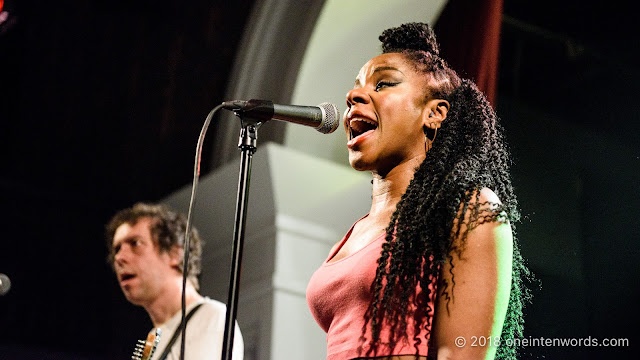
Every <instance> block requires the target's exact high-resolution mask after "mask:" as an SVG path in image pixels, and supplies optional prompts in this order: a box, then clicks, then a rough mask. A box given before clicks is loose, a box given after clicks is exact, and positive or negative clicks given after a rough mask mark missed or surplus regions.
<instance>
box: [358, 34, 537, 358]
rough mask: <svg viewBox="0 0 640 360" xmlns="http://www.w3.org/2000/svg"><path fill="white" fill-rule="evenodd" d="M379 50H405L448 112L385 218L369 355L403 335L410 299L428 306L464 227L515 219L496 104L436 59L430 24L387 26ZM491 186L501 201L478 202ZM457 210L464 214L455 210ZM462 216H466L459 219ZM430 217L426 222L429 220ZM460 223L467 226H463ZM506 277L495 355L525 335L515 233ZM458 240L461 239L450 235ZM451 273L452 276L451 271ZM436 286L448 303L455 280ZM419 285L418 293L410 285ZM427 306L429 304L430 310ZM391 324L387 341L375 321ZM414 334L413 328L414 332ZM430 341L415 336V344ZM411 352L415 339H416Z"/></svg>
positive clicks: (522, 269)
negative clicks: (445, 103) (431, 290)
mask: <svg viewBox="0 0 640 360" xmlns="http://www.w3.org/2000/svg"><path fill="white" fill-rule="evenodd" d="M379 39H380V41H381V42H382V50H383V53H390V52H393V53H401V54H404V56H405V57H406V58H407V59H409V60H410V61H411V62H412V64H414V65H415V67H416V69H417V70H419V71H420V72H421V73H423V74H424V76H426V78H427V84H429V85H428V88H427V89H425V93H426V97H427V99H432V98H438V99H444V100H447V101H448V102H449V104H450V110H449V112H448V114H447V118H446V119H445V121H443V122H442V125H441V128H440V129H439V130H438V132H437V137H436V138H435V139H434V143H433V145H432V148H431V149H430V150H429V151H428V152H427V154H426V158H425V160H424V161H423V162H422V164H421V165H420V166H419V167H418V168H417V169H416V172H415V174H414V177H413V179H412V180H411V182H410V184H409V186H408V188H407V190H406V192H405V193H404V195H403V196H402V198H401V200H400V202H399V203H398V205H397V206H396V209H395V211H394V213H393V215H392V216H391V221H390V223H389V225H388V227H387V229H386V239H385V242H384V244H383V247H382V252H381V255H380V258H379V260H378V267H377V270H376V277H375V280H374V282H373V284H372V285H371V292H372V294H373V299H374V300H373V301H372V302H371V304H370V306H369V310H368V311H367V314H366V322H365V327H364V328H363V334H364V333H365V332H366V330H367V328H368V327H369V328H370V329H371V334H372V339H371V344H370V345H371V347H370V350H369V354H370V353H375V349H376V348H377V347H378V346H379V345H380V344H381V343H382V342H388V343H389V344H390V345H392V347H393V345H394V344H396V343H397V342H398V341H399V340H401V337H402V334H403V333H404V334H405V335H404V336H407V335H406V332H402V331H398V330H399V329H403V328H404V329H406V327H407V316H411V314H407V312H408V310H407V309H409V308H410V306H409V304H410V302H414V303H415V305H417V306H419V307H420V306H422V307H424V306H428V305H427V304H429V299H430V297H432V296H433V295H434V294H430V293H429V284H430V283H431V282H432V281H433V280H434V279H439V271H440V268H441V267H442V266H443V265H445V264H449V266H451V268H453V267H454V264H453V261H452V260H453V254H458V255H459V254H460V252H461V251H462V250H463V247H464V244H465V241H466V238H467V234H468V232H469V231H470V230H472V229H473V228H474V227H476V226H478V225H480V224H482V223H485V222H494V221H500V222H509V223H510V224H511V226H514V224H515V223H516V222H518V221H519V212H518V208H517V200H516V196H515V195H514V191H513V187H512V185H511V178H510V173H509V168H510V162H511V160H510V154H509V151H508V149H507V146H506V144H505V141H504V139H503V135H502V134H503V131H502V127H501V125H500V124H499V121H498V117H497V115H496V113H495V112H494V110H493V108H492V107H491V105H490V104H489V102H488V101H487V99H486V98H485V96H484V95H483V94H482V92H481V91H480V90H479V89H478V88H477V87H476V85H475V84H474V83H473V82H471V81H470V80H466V79H461V78H460V77H459V76H458V75H457V74H456V72H455V71H453V70H452V69H450V68H449V66H448V65H447V63H446V62H445V61H444V60H443V59H441V58H440V57H439V55H438V54H439V49H438V44H437V42H436V38H435V35H434V33H433V31H432V29H431V28H430V27H429V26H428V25H426V24H421V23H410V24H404V25H401V26H399V27H397V28H392V29H388V30H385V31H384V32H383V33H382V35H381V36H380V38H379ZM483 188H489V189H491V190H493V191H494V192H495V194H496V195H497V196H498V198H499V199H500V200H501V203H500V204H489V203H480V199H479V196H480V190H481V189H483ZM460 209H462V211H461V210H460ZM465 216H466V217H465ZM425 224H429V226H425ZM463 229H464V230H463ZM513 231H514V248H513V249H514V250H513V266H512V283H511V292H510V298H509V304H508V308H507V314H506V318H505V321H504V324H503V328H502V334H501V342H500V345H499V346H498V349H497V352H496V358H499V359H513V358H516V356H517V353H518V349H517V348H516V347H514V346H507V345H513V344H511V343H509V344H508V343H507V340H508V339H515V338H521V337H522V332H523V323H524V322H523V313H522V309H523V305H524V303H525V302H526V301H528V298H529V292H528V290H527V288H526V287H525V286H523V280H524V279H526V278H528V276H529V272H528V269H527V268H526V266H525V265H524V261H523V259H522V257H521V255H520V250H519V246H518V244H517V242H516V239H515V229H514V230H513ZM457 238H459V239H461V242H460V244H461V245H460V246H456V245H455V244H454V241H453V240H454V239H457ZM452 275H453V274H452ZM438 286H439V289H438V290H437V291H438V292H440V293H442V294H443V296H445V298H446V299H447V301H450V299H451V298H452V297H453V290H454V287H455V279H453V278H452V283H451V284H447V283H446V282H443V281H442V280H440V282H439V285H438ZM418 287H420V288H421V289H422V291H421V292H420V294H416V289H417V288H418ZM426 310H427V311H426V313H429V312H430V311H431V310H433V309H429V308H427V309H426ZM383 321H385V322H388V324H390V326H391V329H390V330H391V331H390V332H389V334H390V335H389V336H390V338H389V339H380V332H381V329H380V328H381V323H382V322H383ZM431 322H432V318H430V317H428V316H427V317H426V319H425V320H424V321H423V322H422V323H421V322H420V321H416V325H415V329H414V334H420V329H421V328H422V329H424V330H427V331H429V329H430V328H431ZM417 336H418V335H416V337H417ZM423 340H425V341H426V339H418V338H416V339H415V341H416V343H420V342H421V341H423ZM416 352H417V345H416Z"/></svg>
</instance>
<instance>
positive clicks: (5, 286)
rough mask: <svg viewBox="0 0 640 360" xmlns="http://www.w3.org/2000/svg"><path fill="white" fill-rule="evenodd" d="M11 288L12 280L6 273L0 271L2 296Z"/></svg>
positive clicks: (0, 292)
mask: <svg viewBox="0 0 640 360" xmlns="http://www.w3.org/2000/svg"><path fill="white" fill-rule="evenodd" d="M9 289H11V280H9V277H8V276H7V275H5V274H2V273H0V296H2V295H4V294H6V293H8V292H9Z"/></svg>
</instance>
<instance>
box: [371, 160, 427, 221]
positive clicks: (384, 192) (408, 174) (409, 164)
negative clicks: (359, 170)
mask: <svg viewBox="0 0 640 360" xmlns="http://www.w3.org/2000/svg"><path fill="white" fill-rule="evenodd" d="M421 160H422V159H412V160H409V161H406V162H404V163H402V164H399V165H398V166H396V167H394V168H393V169H392V170H391V171H389V172H388V173H386V174H384V175H381V174H379V173H376V172H373V173H372V175H373V187H372V192H371V209H370V211H369V216H371V217H379V216H380V217H388V218H390V217H391V214H393V212H394V211H395V209H396V206H397V205H398V202H400V199H401V198H402V195H404V193H405V191H406V190H407V187H408V186H409V183H410V182H411V179H413V176H414V174H415V171H416V168H417V167H418V166H419V165H420V161H421Z"/></svg>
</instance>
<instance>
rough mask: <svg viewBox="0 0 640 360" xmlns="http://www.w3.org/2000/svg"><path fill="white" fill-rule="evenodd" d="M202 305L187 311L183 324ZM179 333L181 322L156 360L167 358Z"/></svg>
mask: <svg viewBox="0 0 640 360" xmlns="http://www.w3.org/2000/svg"><path fill="white" fill-rule="evenodd" d="M202 304H203V303H200V304H198V305H196V306H194V307H193V309H191V311H189V313H188V314H187V316H185V318H184V321H185V323H186V322H189V319H191V316H193V314H194V313H195V312H196V310H198V309H199V308H200V306H201V305H202ZM185 326H186V325H185ZM181 332H182V322H180V324H179V325H178V328H177V329H176V330H175V331H174V332H173V336H171V340H169V343H168V344H167V346H165V348H164V351H163V352H162V354H161V355H160V357H159V358H158V360H165V359H166V358H167V356H168V355H169V352H170V351H171V347H172V346H173V344H174V343H175V342H176V339H178V335H180V333H181Z"/></svg>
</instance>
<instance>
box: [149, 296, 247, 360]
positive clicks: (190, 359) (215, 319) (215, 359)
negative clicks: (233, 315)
mask: <svg viewBox="0 0 640 360" xmlns="http://www.w3.org/2000/svg"><path fill="white" fill-rule="evenodd" d="M198 304H202V306H200V308H199V309H198V310H196V312H195V313H194V314H193V316H192V317H191V319H190V320H189V321H188V322H187V329H186V333H187V339H186V343H185V350H184V360H220V359H221V358H222V341H223V338H224V327H225V323H226V321H225V320H226V311H227V307H226V305H225V304H223V303H221V302H219V301H216V300H213V299H210V298H208V297H205V298H203V300H202V301H197V302H195V303H193V304H191V305H189V306H188V307H187V314H188V313H189V311H190V310H191V309H193V307H194V306H196V305H198ZM181 319H182V310H180V311H178V313H177V314H175V315H173V316H172V317H171V319H169V320H167V322H165V323H164V324H162V325H160V329H161V330H162V334H161V335H160V342H159V343H158V347H157V350H156V352H155V353H154V354H153V357H152V360H158V359H159V358H160V355H162V353H163V352H164V349H165V347H166V346H167V344H168V343H169V341H170V340H171V337H172V336H173V333H174V332H175V331H176V329H177V328H178V325H180V320H181ZM181 341H182V334H180V336H178V337H177V339H176V341H175V342H174V343H173V346H172V347H171V351H170V352H169V354H168V355H167V360H179V359H180V342H181ZM243 357H244V341H243V339H242V334H241V333H240V327H238V323H237V322H236V328H235V332H234V336H233V353H232V360H242V359H243Z"/></svg>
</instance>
